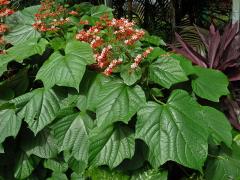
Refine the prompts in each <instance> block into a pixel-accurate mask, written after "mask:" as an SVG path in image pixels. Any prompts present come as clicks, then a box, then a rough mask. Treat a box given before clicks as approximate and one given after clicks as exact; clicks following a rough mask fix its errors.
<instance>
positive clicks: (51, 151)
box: [22, 129, 58, 158]
mask: <svg viewBox="0 0 240 180" xmlns="http://www.w3.org/2000/svg"><path fill="white" fill-rule="evenodd" d="M22 148H23V150H24V151H25V152H26V154H27V155H28V156H30V155H32V154H34V155H36V156H38V157H41V158H54V157H56V156H57V153H58V147H57V144H56V140H55V139H54V137H53V136H52V134H50V132H49V130H47V129H44V130H43V131H41V132H40V133H38V134H37V136H36V137H30V138H29V137H26V141H24V142H23V145H22Z"/></svg>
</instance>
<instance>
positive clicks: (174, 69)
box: [149, 57, 188, 88]
mask: <svg viewBox="0 0 240 180" xmlns="http://www.w3.org/2000/svg"><path fill="white" fill-rule="evenodd" d="M149 79H150V80H151V81H153V82H155V83H157V84H159V85H161V86H163V87H165V88H170V87H171V86H172V85H173V84H176V83H179V82H183V81H186V80H188V78H187V76H186V75H185V72H184V70H183V69H182V67H181V66H180V64H179V61H177V60H175V59H173V58H169V57H168V58H164V57H162V58H159V59H157V60H156V61H155V62H153V63H152V64H151V65H150V66H149Z"/></svg>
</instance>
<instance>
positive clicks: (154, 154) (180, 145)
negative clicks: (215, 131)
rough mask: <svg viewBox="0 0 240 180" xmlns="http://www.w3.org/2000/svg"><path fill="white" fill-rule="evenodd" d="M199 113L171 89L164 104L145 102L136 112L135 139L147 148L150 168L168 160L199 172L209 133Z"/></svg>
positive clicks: (192, 103)
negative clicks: (143, 143) (140, 140)
mask: <svg viewBox="0 0 240 180" xmlns="http://www.w3.org/2000/svg"><path fill="white" fill-rule="evenodd" d="M200 111H201V107H200V105H199V104H198V103H197V102H195V101H194V100H193V98H191V97H190V96H189V95H188V94H187V92H185V91H182V90H175V91H174V92H172V94H171V96H170V98H169V99H168V102H167V104H166V105H159V104H157V103H155V102H149V103H148V104H147V105H146V106H145V107H143V108H142V109H141V110H140V111H139V112H138V120H137V124H136V137H137V138H140V139H142V140H144V141H145V143H146V144H147V145H148V146H149V150H150V152H149V158H148V159H149V161H150V163H151V164H152V166H153V167H155V168H157V167H159V166H160V165H162V164H164V163H165V162H166V161H169V160H172V161H176V162H177V163H180V164H182V165H184V166H187V167H190V168H193V169H198V170H201V168H202V166H203V164H204V161H205V160H206V158H207V150H208V141H207V139H208V134H209V133H208V127H207V126H206V123H205V122H204V121H202V117H201V113H200Z"/></svg>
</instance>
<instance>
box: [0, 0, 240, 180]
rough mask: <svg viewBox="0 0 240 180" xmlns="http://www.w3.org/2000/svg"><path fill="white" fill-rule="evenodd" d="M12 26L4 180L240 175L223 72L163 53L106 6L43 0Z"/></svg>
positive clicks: (5, 72)
mask: <svg viewBox="0 0 240 180" xmlns="http://www.w3.org/2000/svg"><path fill="white" fill-rule="evenodd" d="M56 9H57V10H59V11H56ZM58 12H61V13H58ZM63 12H64V13H63ZM62 13H63V14H62ZM6 22H7V23H8V25H9V32H8V33H7V34H6V35H4V38H5V39H6V41H7V43H8V44H9V47H8V48H7V49H6V50H5V51H6V53H5V54H2V55H0V76H1V78H0V179H63V180H65V179H93V180H99V179H126V180H135V179H136V180H150V179H163V180H164V179H184V178H185V179H186V178H192V179H194V178H201V179H207V180H208V179H209V180H219V179H221V178H222V177H224V178H225V177H226V178H231V179H236V178H238V177H239V176H240V174H239V168H240V158H239V156H238V155H239V148H240V146H239V144H240V143H239V133H238V132H236V131H233V132H232V128H231V125H230V124H229V122H228V121H227V119H226V117H225V115H224V114H223V113H222V112H221V111H219V109H220V104H219V103H218V102H219V99H220V98H221V97H222V96H226V95H228V94H229V91H228V78H227V77H226V76H225V75H224V74H223V73H222V72H220V71H218V70H212V69H206V68H203V67H200V66H193V65H192V64H191V63H190V62H189V61H188V60H186V59H185V58H184V57H183V56H180V55H178V54H174V53H170V52H166V51H164V50H163V49H162V48H161V44H162V40H161V38H159V37H156V36H151V35H149V34H148V33H147V32H146V31H144V30H142V29H141V28H139V27H137V25H136V24H135V23H134V22H131V21H129V20H128V19H125V18H121V19H115V18H113V15H112V9H110V8H108V7H105V6H103V5H101V6H92V5H91V4H88V3H83V4H79V5H75V6H72V7H65V6H64V5H61V4H59V3H55V2H54V1H50V0H46V1H43V2H42V3H41V5H40V6H32V7H28V8H25V9H23V10H22V11H17V12H16V13H14V14H13V15H11V16H9V17H7V19H6ZM63 22H64V23H63ZM192 75H196V76H192ZM193 77H195V78H193ZM199 97H201V98H199ZM201 99H207V100H208V101H207V102H209V103H208V104H206V103H204V104H203V103H201V102H202V101H201Z"/></svg>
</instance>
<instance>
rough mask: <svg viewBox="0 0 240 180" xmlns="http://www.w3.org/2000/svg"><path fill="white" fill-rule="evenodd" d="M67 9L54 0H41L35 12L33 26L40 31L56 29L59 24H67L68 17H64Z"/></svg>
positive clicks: (58, 27) (58, 28)
mask: <svg viewBox="0 0 240 180" xmlns="http://www.w3.org/2000/svg"><path fill="white" fill-rule="evenodd" d="M67 14H68V13H67V9H66V8H64V7H63V6H62V5H59V4H58V3H56V2H55V1H54V0H43V1H41V7H40V8H39V10H38V13H37V14H35V21H36V22H35V23H34V24H33V27H34V28H35V29H37V30H39V31H41V32H46V31H52V32H54V31H58V30H60V29H61V28H60V27H61V26H63V25H65V24H67V23H68V22H69V21H70V19H69V18H68V17H66V15H67Z"/></svg>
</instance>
